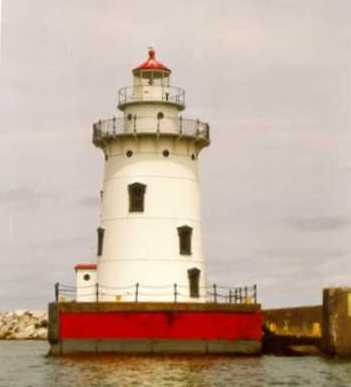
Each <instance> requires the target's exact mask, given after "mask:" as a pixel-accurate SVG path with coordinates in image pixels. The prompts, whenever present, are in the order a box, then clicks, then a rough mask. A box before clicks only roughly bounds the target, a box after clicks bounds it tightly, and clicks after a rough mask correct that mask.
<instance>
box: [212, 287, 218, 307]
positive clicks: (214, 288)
mask: <svg viewBox="0 0 351 387" xmlns="http://www.w3.org/2000/svg"><path fill="white" fill-rule="evenodd" d="M213 302H214V303H215V304H217V285H216V284H213Z"/></svg>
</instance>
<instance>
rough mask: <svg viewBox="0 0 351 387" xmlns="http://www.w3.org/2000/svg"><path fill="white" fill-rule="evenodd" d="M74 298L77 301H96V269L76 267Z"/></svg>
mask: <svg viewBox="0 0 351 387" xmlns="http://www.w3.org/2000/svg"><path fill="white" fill-rule="evenodd" d="M76 288H77V294H76V299H77V301H78V302H95V301H96V270H94V269H76Z"/></svg>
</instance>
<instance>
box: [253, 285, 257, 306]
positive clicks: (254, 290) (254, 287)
mask: <svg viewBox="0 0 351 387" xmlns="http://www.w3.org/2000/svg"><path fill="white" fill-rule="evenodd" d="M253 294H254V303H255V304H257V285H256V284H255V285H254V286H253Z"/></svg>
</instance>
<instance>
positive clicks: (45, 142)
mask: <svg viewBox="0 0 351 387" xmlns="http://www.w3.org/2000/svg"><path fill="white" fill-rule="evenodd" d="M2 6H3V9H2V42H1V43H2V53H1V73H0V82H1V87H0V113H1V123H2V124H1V129H0V131H1V132H0V133H1V142H0V144H1V152H0V163H1V164H0V171H1V175H0V176H1V179H0V246H1V254H0V264H1V266H0V267H1V270H0V309H13V308H20V307H32V308H37V309H39V308H45V306H46V303H47V301H48V300H51V299H52V295H53V284H54V282H56V281H60V282H65V283H73V280H74V276H73V274H74V273H73V265H74V264H75V263H77V262H87V261H88V262H89V261H94V259H95V258H94V254H95V250H96V249H95V247H96V227H97V225H98V218H99V205H98V193H99V190H100V187H101V181H102V169H103V158H102V154H101V153H100V151H99V150H97V149H96V148H94V146H93V145H92V143H91V135H92V130H91V125H92V122H94V121H96V120H98V119H99V118H109V117H110V116H112V115H113V114H114V109H115V105H116V96H117V90H118V89H119V88H120V87H123V86H126V85H129V84H131V73H130V70H131V69H132V68H133V67H134V66H136V65H137V64H139V63H141V62H142V61H143V60H144V59H145V58H146V48H147V46H149V45H150V44H153V45H154V46H155V47H156V49H157V53H158V58H159V59H160V60H161V61H162V62H164V63H165V64H167V65H168V66H169V67H171V69H172V70H173V84H174V85H177V86H180V87H184V88H185V89H186V91H187V106H188V109H187V111H186V112H185V113H186V114H184V115H185V116H187V117H189V118H200V119H201V120H204V121H209V123H210V125H211V136H212V144H211V146H210V148H208V149H207V150H205V151H204V152H203V153H202V155H201V179H202V182H201V183H202V194H203V197H202V206H203V218H204V228H205V230H204V231H205V244H206V252H207V258H208V266H209V275H210V279H211V280H214V281H216V282H217V283H220V284H224V285H229V284H233V285H236V284H237V285H240V284H244V285H245V284H253V283H257V284H258V287H259V296H260V300H261V301H262V302H263V303H264V305H265V306H281V305H298V304H311V303H318V302H320V300H321V289H322V287H324V286H335V285H350V284H351V249H350V246H351V200H350V198H351V152H350V146H351V132H350V123H351V109H350V101H351V70H350V65H351V24H350V16H351V2H350V1H349V0H345V1H343V0H328V1H326V0H308V1H300V0H255V1H252V0H251V1H250V0H228V1H205V0H201V1H198V0H190V1H189V0H177V1H173V2H171V1H164V0H163V1H152V0H148V1H141V0H140V1H134V0H132V1H131V0H128V1H119V0H111V1H109V0H61V1H53V0H51V1H49V0H3V1H2Z"/></svg>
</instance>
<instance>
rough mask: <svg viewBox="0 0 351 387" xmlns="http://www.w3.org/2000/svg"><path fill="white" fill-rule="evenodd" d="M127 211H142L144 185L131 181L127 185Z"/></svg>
mask: <svg viewBox="0 0 351 387" xmlns="http://www.w3.org/2000/svg"><path fill="white" fill-rule="evenodd" d="M128 191H129V212H144V196H145V191H146V185H145V184H141V183H133V184H130V185H129V186H128Z"/></svg>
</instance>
